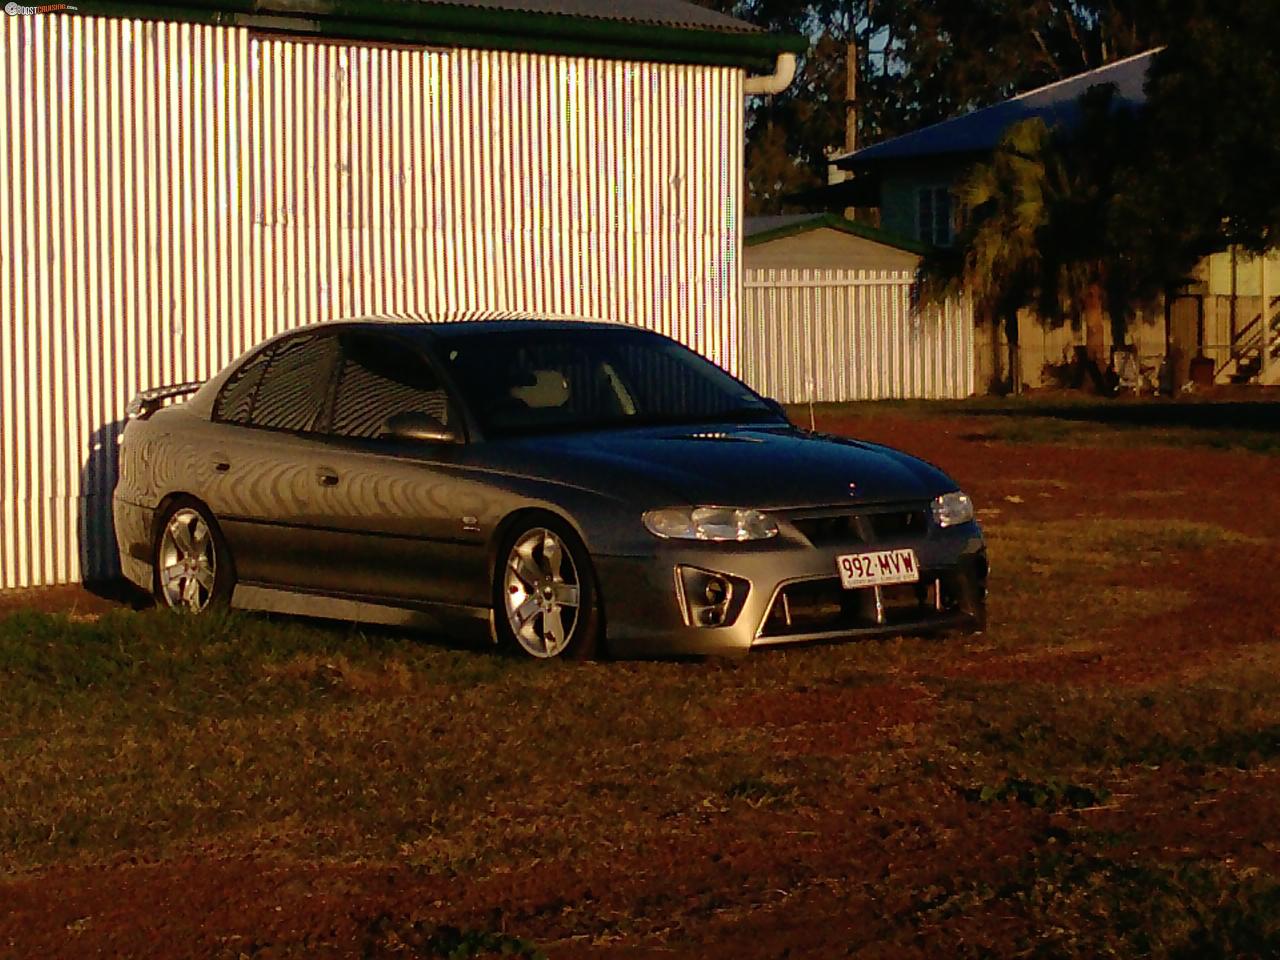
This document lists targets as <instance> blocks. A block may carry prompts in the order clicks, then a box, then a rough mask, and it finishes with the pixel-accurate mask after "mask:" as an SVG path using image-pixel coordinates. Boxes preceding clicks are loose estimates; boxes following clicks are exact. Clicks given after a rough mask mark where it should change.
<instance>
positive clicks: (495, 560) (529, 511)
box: [485, 506, 608, 636]
mask: <svg viewBox="0 0 1280 960" xmlns="http://www.w3.org/2000/svg"><path fill="white" fill-rule="evenodd" d="M537 517H550V518H552V519H554V520H556V521H558V522H559V523H562V524H564V525H565V526H566V527H568V528H569V530H570V531H571V532H572V533H573V535H574V536H575V537H577V539H578V543H579V544H580V545H581V546H582V549H583V551H584V552H585V553H586V555H587V562H588V563H590V564H591V581H592V589H593V590H594V591H595V595H596V602H597V605H598V607H599V616H600V628H601V636H605V635H606V627H607V625H608V616H607V611H608V597H606V596H605V595H604V588H603V586H602V585H601V583H600V577H599V575H598V574H597V572H596V570H595V558H594V557H593V556H592V554H591V547H590V546H589V545H588V542H587V538H586V536H585V534H584V533H583V531H582V528H581V526H579V525H578V524H577V523H575V522H574V521H573V520H572V519H571V518H570V517H569V516H568V515H567V514H565V513H563V512H561V511H559V510H555V509H553V508H551V507H546V506H527V507H519V508H517V509H515V510H512V511H511V512H510V513H508V514H507V515H506V516H505V517H503V518H502V519H501V520H500V521H498V523H497V524H495V525H494V528H493V533H492V534H490V536H489V543H488V545H487V547H486V562H485V569H486V571H487V572H488V576H489V583H490V585H492V584H493V583H495V582H496V580H497V576H498V564H499V563H501V562H502V560H501V557H500V556H499V555H500V554H501V552H502V546H503V544H505V543H506V542H507V540H508V539H509V538H510V536H511V531H512V530H514V529H515V528H516V527H518V526H519V525H520V524H521V523H523V522H526V521H532V520H534V519H536V518H537ZM493 613H494V616H495V617H496V616H498V614H500V613H501V611H500V610H498V609H497V608H496V607H495V609H494V611H493Z"/></svg>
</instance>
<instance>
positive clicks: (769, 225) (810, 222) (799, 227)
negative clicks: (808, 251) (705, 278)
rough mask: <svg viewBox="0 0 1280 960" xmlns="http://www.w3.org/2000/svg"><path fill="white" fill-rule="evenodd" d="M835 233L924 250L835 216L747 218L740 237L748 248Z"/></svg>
mask: <svg viewBox="0 0 1280 960" xmlns="http://www.w3.org/2000/svg"><path fill="white" fill-rule="evenodd" d="M822 228H826V229H828V230H838V231H840V232H841V233H848V234H851V235H853V236H855V237H862V239H864V240H870V241H872V242H873V243H880V244H884V245H885V246H887V247H894V248H895V249H898V250H905V251H907V252H908V253H915V254H923V253H924V251H925V248H924V247H923V246H922V245H921V244H919V243H917V242H915V241H914V240H910V239H908V238H906V237H899V236H897V235H896V234H892V233H889V232H888V231H886V230H881V229H880V228H879V227H873V226H871V225H870V224H867V223H859V222H858V221H856V220H849V219H846V218H845V217H842V216H839V215H837V214H834V213H789V214H781V215H775V216H767V217H747V218H746V219H745V220H743V234H744V237H745V239H746V242H747V245H748V246H755V245H757V244H761V243H772V242H773V241H774V240H781V239H783V238H784V237H791V236H795V235H796V234H797V233H807V232H808V231H810V230H819V229H822Z"/></svg>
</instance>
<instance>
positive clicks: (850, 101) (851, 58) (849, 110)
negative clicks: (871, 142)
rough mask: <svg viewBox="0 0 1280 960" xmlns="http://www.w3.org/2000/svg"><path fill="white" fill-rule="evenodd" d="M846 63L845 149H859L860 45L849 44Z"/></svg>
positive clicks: (848, 151)
mask: <svg viewBox="0 0 1280 960" xmlns="http://www.w3.org/2000/svg"><path fill="white" fill-rule="evenodd" d="M845 58H846V59H845V65H844V151H845V153H853V151H855V150H857V149H858V45H857V44H856V43H851V44H849V47H848V49H847V50H846V51H845Z"/></svg>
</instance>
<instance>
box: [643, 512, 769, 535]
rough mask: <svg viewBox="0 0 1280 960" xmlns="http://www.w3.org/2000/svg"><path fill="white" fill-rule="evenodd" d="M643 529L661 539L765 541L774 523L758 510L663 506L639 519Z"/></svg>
mask: <svg viewBox="0 0 1280 960" xmlns="http://www.w3.org/2000/svg"><path fill="white" fill-rule="evenodd" d="M643 519H644V525H645V528H646V529H648V531H649V532H650V533H652V534H653V535H654V536H655V537H662V538H663V539H664V540H717V541H719V540H768V539H769V538H770V537H775V536H777V535H778V524H777V523H776V522H775V521H774V520H773V518H772V517H770V516H769V515H768V514H764V513H761V512H760V511H759V510H741V509H737V508H734V507H663V508H662V509H661V510H650V511H649V512H648V513H646V514H645V515H644V517H643Z"/></svg>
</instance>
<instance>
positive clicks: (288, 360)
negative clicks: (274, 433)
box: [250, 334, 338, 431]
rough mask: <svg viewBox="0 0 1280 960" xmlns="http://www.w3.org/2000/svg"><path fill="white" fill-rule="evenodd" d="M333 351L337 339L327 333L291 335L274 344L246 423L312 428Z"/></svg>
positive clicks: (323, 395) (323, 396)
mask: <svg viewBox="0 0 1280 960" xmlns="http://www.w3.org/2000/svg"><path fill="white" fill-rule="evenodd" d="M337 353H338V345H337V342H336V340H335V338H334V337H333V336H331V335H328V334H314V335H305V336H300V337H294V338H293V339H291V340H286V341H285V342H283V343H281V344H280V345H279V346H277V347H276V349H275V351H274V352H273V353H272V354H271V362H270V364H268V366H267V369H266V372H265V373H263V374H262V382H261V383H259V384H258V393H257V398H256V399H255V401H254V404H253V413H252V415H251V420H250V423H252V424H253V426H255V427H266V428H268V429H271V430H294V431H310V430H315V429H316V428H317V426H318V421H319V419H320V414H321V413H322V412H323V410H324V405H325V399H326V395H327V393H328V389H329V380H330V378H331V376H332V374H333V364H334V361H335V360H336V359H337Z"/></svg>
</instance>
